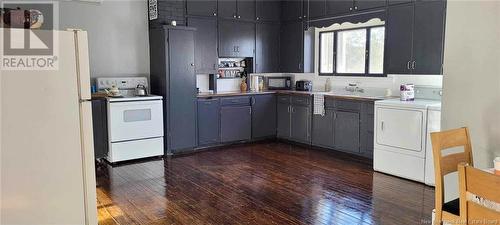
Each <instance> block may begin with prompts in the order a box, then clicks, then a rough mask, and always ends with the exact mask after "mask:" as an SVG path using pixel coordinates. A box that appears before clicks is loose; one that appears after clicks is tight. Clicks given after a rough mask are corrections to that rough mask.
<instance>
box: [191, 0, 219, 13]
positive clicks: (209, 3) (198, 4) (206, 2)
mask: <svg viewBox="0 0 500 225" xmlns="http://www.w3.org/2000/svg"><path fill="white" fill-rule="evenodd" d="M186 8H187V10H186V11H187V14H188V15H191V16H217V0H186Z"/></svg>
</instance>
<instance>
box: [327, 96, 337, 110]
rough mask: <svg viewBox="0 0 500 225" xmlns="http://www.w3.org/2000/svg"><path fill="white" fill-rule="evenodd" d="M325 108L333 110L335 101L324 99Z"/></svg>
mask: <svg viewBox="0 0 500 225" xmlns="http://www.w3.org/2000/svg"><path fill="white" fill-rule="evenodd" d="M325 107H326V108H335V100H333V99H331V98H325Z"/></svg>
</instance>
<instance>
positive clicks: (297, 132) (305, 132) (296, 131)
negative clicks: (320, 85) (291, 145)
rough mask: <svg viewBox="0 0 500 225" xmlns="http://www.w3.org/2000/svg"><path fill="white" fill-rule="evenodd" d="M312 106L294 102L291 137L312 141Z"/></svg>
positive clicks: (308, 142) (299, 140) (302, 140)
mask: <svg viewBox="0 0 500 225" xmlns="http://www.w3.org/2000/svg"><path fill="white" fill-rule="evenodd" d="M311 110H312V109H311V106H308V105H297V104H293V103H292V108H291V113H292V122H291V124H290V125H291V129H290V130H291V139H292V140H294V141H297V142H302V143H305V144H310V143H311Z"/></svg>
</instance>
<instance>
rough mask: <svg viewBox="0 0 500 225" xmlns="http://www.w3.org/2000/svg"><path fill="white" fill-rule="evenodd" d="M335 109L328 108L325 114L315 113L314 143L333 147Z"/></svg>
mask: <svg viewBox="0 0 500 225" xmlns="http://www.w3.org/2000/svg"><path fill="white" fill-rule="evenodd" d="M333 132H334V130H333V110H331V109H326V110H325V115H323V116H322V115H313V130H312V144H313V145H316V146H320V147H326V148H333V147H334V142H333V140H334V139H333Z"/></svg>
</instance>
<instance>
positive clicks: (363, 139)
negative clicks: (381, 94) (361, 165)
mask: <svg viewBox="0 0 500 225" xmlns="http://www.w3.org/2000/svg"><path fill="white" fill-rule="evenodd" d="M360 117H361V118H360V120H361V122H360V124H361V130H360V133H359V135H360V137H359V138H360V153H361V155H363V156H365V157H368V158H373V137H374V136H373V128H374V122H375V121H374V104H373V102H365V103H363V104H362V107H361V114H360Z"/></svg>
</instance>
